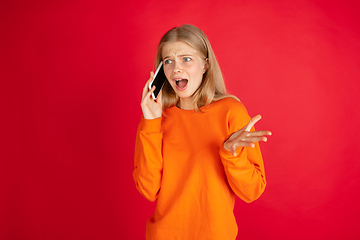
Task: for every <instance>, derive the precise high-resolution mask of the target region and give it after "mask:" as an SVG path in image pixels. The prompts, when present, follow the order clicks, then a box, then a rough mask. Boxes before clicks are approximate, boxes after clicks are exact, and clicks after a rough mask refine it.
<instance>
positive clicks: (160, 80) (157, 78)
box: [149, 62, 166, 100]
mask: <svg viewBox="0 0 360 240" xmlns="http://www.w3.org/2000/svg"><path fill="white" fill-rule="evenodd" d="M165 81H166V76H165V73H164V66H163V63H162V62H160V64H159V66H158V68H157V69H156V72H155V74H154V78H153V80H152V81H151V83H150V84H149V90H151V88H152V87H153V86H155V87H156V88H155V91H154V92H153V93H152V97H153V99H154V100H156V98H157V97H158V95H159V93H160V90H161V88H162V87H163V86H164V83H165Z"/></svg>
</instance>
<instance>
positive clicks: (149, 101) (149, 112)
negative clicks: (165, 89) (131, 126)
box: [141, 72, 162, 119]
mask: <svg viewBox="0 0 360 240" xmlns="http://www.w3.org/2000/svg"><path fill="white" fill-rule="evenodd" d="M153 78H154V73H153V72H150V78H149V80H148V81H147V82H146V85H145V87H144V89H143V94H142V100H141V109H142V111H143V114H144V118H145V119H155V118H159V117H161V115H162V102H161V96H162V90H161V91H160V93H159V95H158V97H157V98H156V100H154V99H153V98H152V93H153V92H154V90H155V86H153V87H152V89H151V90H149V84H150V82H151V81H152V80H153Z"/></svg>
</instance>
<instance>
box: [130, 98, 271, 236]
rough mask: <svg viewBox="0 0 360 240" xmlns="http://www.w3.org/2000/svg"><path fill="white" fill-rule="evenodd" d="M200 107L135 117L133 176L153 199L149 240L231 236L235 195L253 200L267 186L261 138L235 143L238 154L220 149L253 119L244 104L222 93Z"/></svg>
mask: <svg viewBox="0 0 360 240" xmlns="http://www.w3.org/2000/svg"><path fill="white" fill-rule="evenodd" d="M200 109H201V112H196V111H195V110H182V109H179V108H177V107H171V108H169V109H167V110H166V111H165V112H164V113H165V114H164V115H163V117H161V118H157V119H153V120H146V119H144V118H142V119H141V121H140V124H139V128H138V132H137V137H136V145H135V169H134V172H133V177H134V180H135V183H136V187H137V189H138V190H139V192H140V193H141V194H142V195H143V196H144V197H145V198H147V199H148V200H150V201H155V200H157V204H156V209H155V213H154V214H153V215H152V216H151V217H150V218H149V220H148V221H147V225H146V239H148V240H173V239H174V240H175V239H179V240H180V239H181V240H183V239H184V240H185V239H186V240H191V239H196V240H200V239H204V240H205V239H206V240H211V239H216V240H228V239H229V240H230V239H231V240H234V239H235V238H236V235H237V231H238V230H237V225H236V221H235V217H234V214H233V209H234V202H235V194H236V195H237V196H239V198H241V199H242V200H244V201H245V202H251V201H254V200H256V199H257V198H258V197H259V196H260V195H261V194H262V193H263V191H264V189H265V185H266V180H265V172H264V165H263V160H262V156H261V152H260V148H259V144H258V143H256V144H255V148H249V147H245V148H238V149H237V153H238V156H237V157H234V156H232V154H231V153H230V152H229V151H227V150H225V149H224V148H223V143H224V141H225V140H226V139H227V138H228V137H229V136H230V135H231V134H232V133H234V132H236V131H237V130H240V129H241V128H242V127H244V126H245V125H246V124H247V123H248V121H249V120H250V117H249V115H248V113H247V111H246V109H245V107H244V105H243V104H242V103H240V102H238V101H236V100H235V99H232V98H224V99H222V100H219V101H216V102H213V103H212V104H210V105H209V106H207V107H202V108H200ZM253 130H254V129H252V131H253Z"/></svg>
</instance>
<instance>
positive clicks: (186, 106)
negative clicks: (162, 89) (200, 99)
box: [177, 98, 195, 110]
mask: <svg viewBox="0 0 360 240" xmlns="http://www.w3.org/2000/svg"><path fill="white" fill-rule="evenodd" d="M177 106H178V107H179V108H181V109H183V110H194V109H195V108H194V105H193V102H192V98H180V101H179V102H178V104H177Z"/></svg>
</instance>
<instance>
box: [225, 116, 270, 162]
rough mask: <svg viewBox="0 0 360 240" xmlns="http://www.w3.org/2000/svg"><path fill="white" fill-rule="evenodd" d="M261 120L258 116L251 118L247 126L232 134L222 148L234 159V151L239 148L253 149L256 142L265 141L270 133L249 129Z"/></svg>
mask: <svg viewBox="0 0 360 240" xmlns="http://www.w3.org/2000/svg"><path fill="white" fill-rule="evenodd" d="M260 119H261V116H260V115H256V116H255V117H253V118H251V119H250V121H249V122H248V124H246V126H245V127H243V128H242V129H240V130H239V131H236V132H234V133H233V134H232V135H231V136H230V137H229V138H228V139H227V140H226V141H225V142H224V145H223V146H224V148H225V149H226V150H228V151H230V152H231V154H232V155H233V156H234V157H236V149H237V148H239V147H252V148H254V147H255V144H254V143H256V142H259V141H264V142H266V141H267V137H265V136H267V135H271V132H270V131H254V132H250V129H251V128H252V127H253V126H254V125H255V123H257V122H258V121H259V120H260Z"/></svg>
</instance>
